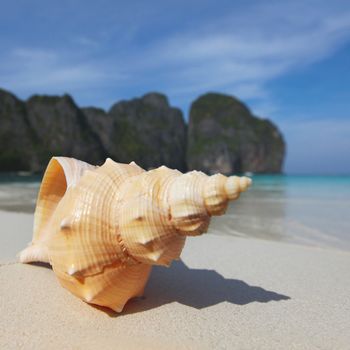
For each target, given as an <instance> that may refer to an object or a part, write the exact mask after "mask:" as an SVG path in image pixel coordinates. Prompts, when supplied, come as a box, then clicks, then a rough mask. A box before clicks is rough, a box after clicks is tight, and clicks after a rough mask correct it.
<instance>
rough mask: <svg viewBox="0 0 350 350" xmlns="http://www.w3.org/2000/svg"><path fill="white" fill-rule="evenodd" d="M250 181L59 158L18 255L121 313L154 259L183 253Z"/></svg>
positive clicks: (88, 299)
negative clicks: (30, 233) (28, 241)
mask: <svg viewBox="0 0 350 350" xmlns="http://www.w3.org/2000/svg"><path fill="white" fill-rule="evenodd" d="M250 184H251V180H250V179H249V178H246V177H241V178H240V177H237V176H231V177H226V176H224V175H221V174H217V175H213V176H207V175H205V174H203V173H201V172H197V171H192V172H189V173H186V174H182V173H181V172H179V171H177V170H172V169H169V168H167V167H165V166H161V167H159V168H157V169H153V170H150V171H145V170H144V169H142V168H140V167H139V166H138V165H136V164H135V163H134V162H132V163H130V164H121V163H116V162H114V161H112V160H111V159H107V160H106V162H105V163H104V164H103V165H102V166H101V167H94V166H92V165H90V164H87V163H84V162H81V161H79V160H76V159H73V158H64V157H54V158H52V159H51V161H50V163H49V165H48V167H47V169H46V172H45V174H44V178H43V181H42V184H41V188H40V192H39V197H38V201H37V206H36V210H35V218H34V234H33V240H32V242H31V244H30V245H29V247H27V248H26V249H24V250H23V251H22V252H21V253H20V254H19V260H20V261H21V262H22V263H28V262H32V261H44V262H49V263H50V264H51V265H52V268H53V270H54V272H55V274H56V275H57V277H58V280H59V282H60V283H61V285H62V286H63V287H65V288H67V289H68V290H69V291H70V292H71V293H73V294H75V295H76V296H78V297H79V298H81V299H82V300H84V301H86V302H88V303H92V304H97V305H101V306H106V307H108V308H110V309H112V310H115V311H117V312H120V311H122V309H123V307H124V305H125V303H126V302H127V301H128V300H129V299H130V298H132V297H134V296H140V295H142V294H143V290H144V287H145V285H146V282H147V280H148V277H149V274H150V271H151V267H152V265H155V264H157V265H165V266H169V265H170V263H171V261H172V260H174V259H178V258H179V257H180V254H181V251H182V248H183V246H184V243H185V239H186V236H195V235H200V234H202V233H204V232H206V230H207V228H208V225H209V222H210V217H211V216H213V215H222V214H224V213H225V210H226V208H227V204H228V202H229V201H230V200H235V199H237V198H238V197H239V195H240V193H241V192H243V191H245V190H246V189H247V188H248V187H249V185H250Z"/></svg>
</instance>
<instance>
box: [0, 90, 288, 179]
mask: <svg viewBox="0 0 350 350" xmlns="http://www.w3.org/2000/svg"><path fill="white" fill-rule="evenodd" d="M285 149H286V146H285V142H284V139H283V136H282V134H281V132H280V131H279V130H278V128H277V127H276V126H275V125H274V124H273V123H272V122H271V121H269V120H267V119H260V118H257V117H255V116H254V115H253V114H252V113H251V112H250V110H249V109H248V108H247V107H246V106H245V105H244V104H243V103H242V102H241V101H239V100H238V99H236V98H234V97H232V96H228V95H223V94H219V93H207V94H205V95H202V96H200V97H198V98H197V99H196V100H195V101H194V102H193V103H192V105H191V110H190V116H189V122H188V125H187V124H186V123H185V121H184V118H183V114H182V112H181V110H180V109H178V108H174V107H171V106H170V105H169V102H168V99H167V97H166V96H165V95H163V94H160V93H148V94H146V95H144V96H142V97H141V98H135V99H132V100H128V101H120V102H117V103H116V104H114V105H113V106H112V107H111V108H110V110H109V111H108V112H106V111H104V110H103V109H100V108H95V107H88V108H79V107H78V106H77V105H76V103H75V102H74V100H73V98H72V97H71V96H69V95H63V96H46V95H34V96H32V97H30V98H29V99H28V100H26V101H22V100H20V99H18V98H17V97H16V96H15V95H13V94H12V93H10V92H8V91H5V90H2V89H0V171H21V170H26V171H32V172H41V171H43V170H44V169H45V167H46V165H47V163H48V161H49V159H50V158H51V157H52V156H53V155H61V156H69V157H75V158H78V159H81V160H85V161H87V162H90V163H92V164H102V163H103V162H104V160H105V159H106V158H107V157H111V158H112V159H114V160H116V161H119V162H124V163H125V162H130V161H135V162H136V163H137V164H139V165H140V166H142V167H143V168H145V169H149V168H154V167H158V166H160V165H166V166H168V167H170V168H176V169H179V170H181V171H187V170H194V169H196V170H201V171H203V172H205V173H207V174H213V173H216V172H221V173H223V174H226V175H228V174H232V173H244V172H252V173H280V172H281V171H282V166H283V160H284V155H285Z"/></svg>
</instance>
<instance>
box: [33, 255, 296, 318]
mask: <svg viewBox="0 0 350 350" xmlns="http://www.w3.org/2000/svg"><path fill="white" fill-rule="evenodd" d="M32 265H35V266H39V267H44V268H51V266H50V265H49V264H45V263H32ZM289 299H290V297H289V296H286V295H283V294H279V293H276V292H273V291H269V290H266V289H264V288H261V287H257V286H250V285H249V284H247V283H245V282H243V281H241V280H236V279H227V278H224V277H223V276H222V275H220V274H219V273H218V272H216V271H215V270H204V269H191V268H189V267H188V266H186V265H185V264H184V262H183V261H181V260H179V261H174V262H173V263H172V265H171V267H170V268H165V267H160V266H155V267H153V271H152V274H151V277H150V279H149V281H148V284H147V286H146V289H145V296H144V297H141V298H134V299H131V300H130V301H129V302H128V303H127V304H126V306H125V308H124V310H123V312H122V313H120V314H118V313H115V312H114V311H112V310H110V309H108V308H106V307H101V306H97V305H92V304H91V305H90V306H92V307H95V308H97V309H99V310H101V311H103V312H105V313H106V314H108V315H109V316H111V317H118V316H122V315H127V314H133V313H137V312H142V311H147V310H151V309H155V308H157V307H160V306H162V305H165V304H169V303H173V302H177V303H180V304H183V305H186V306H190V307H193V308H195V309H198V310H200V309H204V308H207V307H209V306H213V305H217V304H220V303H222V302H229V303H231V304H236V305H246V304H249V303H252V302H259V303H267V302H269V301H280V300H289Z"/></svg>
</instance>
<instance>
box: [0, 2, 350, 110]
mask: <svg viewBox="0 0 350 350" xmlns="http://www.w3.org/2000/svg"><path fill="white" fill-rule="evenodd" d="M192 5H193V4H192ZM164 6H165V5H164ZM146 12H147V11H146ZM142 13H143V12H142V11H140V12H139V13H138V14H137V21H136V20H135V21H132V23H131V24H130V27H128V26H126V25H125V28H121V27H120V26H118V25H117V24H116V25H115V26H112V25H111V23H113V22H111V19H109V22H106V23H107V26H108V28H106V30H107V29H108V35H107V34H103V35H102V34H101V33H99V32H97V31H96V32H93V33H90V34H91V35H88V34H87V35H83V34H80V35H78V34H77V35H76V36H74V37H73V38H72V39H70V40H69V43H68V42H67V43H66V46H67V47H65V46H64V45H65V43H60V45H61V46H58V45H57V48H56V49H50V50H49V49H46V48H45V47H44V48H40V47H19V48H18V47H13V48H12V50H10V53H9V54H7V55H6V54H2V55H0V63H1V65H0V81H1V84H2V85H3V86H4V87H6V88H9V89H12V90H14V91H15V92H19V93H20V94H21V93H22V94H26V93H29V92H36V91H37V90H38V89H40V90H41V91H45V92H50V93H55V92H58V91H61V90H64V91H70V92H72V93H73V94H74V95H75V96H76V97H77V98H78V100H79V96H80V94H82V93H83V92H86V91H87V90H95V89H111V88H113V89H118V88H120V89H124V90H126V89H129V90H130V91H131V90H132V91H140V90H143V89H145V88H147V87H148V89H152V90H153V89H155V88H156V89H162V90H164V91H166V92H168V93H170V94H171V95H170V98H174V99H175V100H176V101H179V100H185V99H187V101H190V100H192V99H193V98H194V97H196V96H198V95H199V94H201V93H203V92H206V91H208V90H219V91H224V92H227V93H231V94H234V95H236V96H237V97H240V98H246V99H255V100H258V101H255V102H254V105H256V106H260V108H261V110H265V111H268V110H276V109H277V108H278V106H273V104H274V101H273V99H272V97H271V96H270V94H269V91H268V89H267V88H266V85H267V83H268V82H270V81H271V80H272V79H275V78H276V77H280V76H282V75H283V74H286V73H289V72H292V71H293V70H295V69H300V68H301V67H303V66H306V65H308V64H311V63H313V62H316V61H318V60H322V59H323V58H325V57H327V56H328V55H331V54H332V53H333V52H335V51H336V50H337V49H338V48H339V47H341V46H342V45H343V44H344V43H345V42H347V41H348V40H349V39H350V5H349V3H347V2H345V1H341V0H339V1H332V3H331V4H330V3H328V2H327V3H326V2H324V1H304V0H299V1H298V0H296V1H291V2H285V1H283V2H277V1H269V2H256V3H254V4H251V3H249V4H245V5H243V6H236V7H235V8H233V9H232V12H231V13H226V14H222V15H221V16H218V17H215V16H210V15H208V14H207V15H204V16H203V18H202V19H200V18H201V17H199V16H198V18H196V19H195V20H194V21H193V25H192V26H191V25H186V26H183V27H181V26H174V23H173V25H169V26H168V27H166V28H167V30H165V31H164V32H162V27H160V28H159V29H158V32H157V33H155V34H153V35H150V34H148V35H145V33H146V34H147V33H148V32H147V30H148V29H150V33H152V30H154V27H152V25H153V23H152V20H151V15H152V14H153V16H156V17H157V16H158V17H159V15H160V14H159V13H157V12H154V11H151V9H150V12H147V13H145V14H144V18H143V17H142ZM129 15H130V14H129ZM170 15H171V14H169V13H166V11H164V16H165V17H166V16H168V17H166V18H165V19H168V20H169V21H171V16H170ZM125 16H128V14H127V13H125V15H123V17H125ZM165 19H163V21H161V22H160V23H162V24H163V25H164V23H166V20H165ZM156 20H158V19H156V18H154V21H156ZM123 23H124V22H123ZM140 23H142V25H141V24H140ZM176 25H178V23H176ZM141 27H142V28H141ZM113 28H114V29H113ZM135 28H136V29H135ZM113 30H114V31H113ZM129 32H130V33H132V34H131V36H130V35H129V34H127V35H126V34H125V33H129ZM125 38H128V39H125ZM145 38H147V39H145ZM72 43H73V45H72ZM74 44H76V45H74ZM62 45H63V46H62ZM62 47H63V48H62ZM90 103H95V104H99V102H98V101H90ZM262 106H265V107H262ZM266 106H268V108H266Z"/></svg>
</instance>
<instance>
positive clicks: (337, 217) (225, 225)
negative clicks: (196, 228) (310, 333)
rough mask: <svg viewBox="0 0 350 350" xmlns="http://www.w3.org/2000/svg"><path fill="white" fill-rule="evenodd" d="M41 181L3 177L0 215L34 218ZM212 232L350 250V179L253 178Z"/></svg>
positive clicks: (20, 176)
mask: <svg viewBox="0 0 350 350" xmlns="http://www.w3.org/2000/svg"><path fill="white" fill-rule="evenodd" d="M40 180H41V178H40V176H31V175H28V174H0V210H7V211H16V212H26V213H33V212H34V208H35V202H36V197H37V193H38V190H39V186H40ZM209 231H210V232H211V233H214V234H219V235H234V236H239V237H247V238H249V237H254V238H261V239H268V240H277V241H285V242H290V243H297V244H305V245H313V246H319V247H332V248H335V249H341V250H350V176H288V175H271V176H268V175H259V176H253V186H252V187H251V188H250V189H249V190H248V191H247V192H246V193H243V194H242V195H241V198H240V199H239V200H238V201H236V202H233V203H231V204H230V206H229V208H228V210H227V214H226V215H225V216H223V217H220V218H213V220H212V224H211V226H210V229H209Z"/></svg>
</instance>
